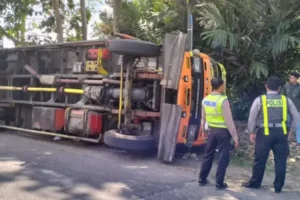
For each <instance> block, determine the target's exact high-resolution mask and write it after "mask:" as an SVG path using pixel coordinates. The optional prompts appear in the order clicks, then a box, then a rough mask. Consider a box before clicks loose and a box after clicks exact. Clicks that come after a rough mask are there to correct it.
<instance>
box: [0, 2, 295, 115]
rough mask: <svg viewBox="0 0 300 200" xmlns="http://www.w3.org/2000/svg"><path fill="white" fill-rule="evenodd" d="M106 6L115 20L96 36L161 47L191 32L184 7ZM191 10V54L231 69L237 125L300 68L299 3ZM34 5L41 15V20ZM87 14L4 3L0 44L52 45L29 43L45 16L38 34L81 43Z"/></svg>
mask: <svg viewBox="0 0 300 200" xmlns="http://www.w3.org/2000/svg"><path fill="white" fill-rule="evenodd" d="M98 1H101V0H98ZM20 2H21V3H20ZM80 2H82V0H81V1H80ZM105 2H106V4H109V5H110V6H111V7H113V8H114V12H113V13H110V12H107V11H103V12H101V13H100V19H101V22H97V23H95V24H93V36H96V37H110V35H111V33H112V32H113V30H116V31H119V32H122V33H127V34H130V35H133V36H135V37H138V38H140V39H143V40H150V41H153V42H156V43H161V42H162V39H163V36H164V34H165V33H166V32H173V31H182V32H186V25H187V23H186V21H187V19H186V5H185V2H186V0H132V1H129V0H128V1H126V0H106V1H105ZM191 3H192V4H193V15H194V47H195V48H198V49H200V50H201V51H202V52H205V53H208V54H209V55H211V56H212V57H213V58H214V59H215V60H217V61H218V62H222V63H224V64H225V65H226V68H227V70H228V84H229V87H228V88H229V90H230V91H229V94H230V98H231V99H232V101H233V103H234V110H236V118H237V119H243V118H245V116H246V115H247V112H246V111H247V110H248V108H249V105H250V104H251V102H252V100H253V99H254V98H255V97H256V96H257V95H259V94H260V93H262V92H263V87H264V86H263V85H264V84H263V82H264V79H265V78H266V77H267V76H269V75H270V74H277V75H279V76H281V77H282V78H284V79H286V76H287V74H288V72H289V71H291V70H298V69H299V68H300V47H299V43H300V1H299V0H191ZM34 5H35V6H38V7H41V8H42V10H41V11H39V12H38V13H36V12H35V11H34V9H33V8H34V7H33V6H34ZM82 6H84V5H82V4H79V0H78V1H76V0H68V1H62V0H42V1H36V0H7V1H5V2H4V3H0V16H3V19H4V20H5V25H4V26H2V27H1V26H0V38H1V36H6V37H7V38H10V39H11V40H12V41H13V42H14V43H15V44H16V45H26V44H27V43H28V42H29V43H39V42H53V41H51V38H49V37H44V38H41V37H39V36H36V35H29V36H28V37H27V38H26V37H25V32H26V31H28V30H27V29H26V18H27V17H29V16H30V15H40V16H42V17H43V20H42V22H41V23H40V24H35V25H34V26H35V27H38V28H39V29H42V30H44V32H56V33H58V35H60V36H61V38H60V39H59V37H58V38H57V40H58V41H60V40H62V39H63V40H79V39H81V38H82V35H84V34H82V33H83V32H84V28H83V29H82V27H84V26H82V24H83V23H82V22H83V21H84V20H82V16H85V17H86V20H85V21H86V22H87V23H88V22H89V20H90V18H91V16H92V14H93V10H92V9H91V8H85V7H84V8H83V7H82ZM83 10H85V11H86V12H85V14H83V12H82V11H83ZM60 24H63V25H60ZM67 33H68V34H67ZM239 111H244V112H239ZM237 113H241V114H237Z"/></svg>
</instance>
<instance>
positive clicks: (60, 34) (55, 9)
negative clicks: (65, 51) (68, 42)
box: [52, 0, 63, 43]
mask: <svg viewBox="0 0 300 200" xmlns="http://www.w3.org/2000/svg"><path fill="white" fill-rule="evenodd" d="M59 3H60V2H59V0H52V5H53V12H54V16H55V22H56V29H55V32H56V33H57V42H58V43H61V42H63V25H62V24H63V21H62V17H61V15H60V11H59Z"/></svg>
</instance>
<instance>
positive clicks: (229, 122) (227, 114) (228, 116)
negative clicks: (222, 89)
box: [201, 92, 238, 140]
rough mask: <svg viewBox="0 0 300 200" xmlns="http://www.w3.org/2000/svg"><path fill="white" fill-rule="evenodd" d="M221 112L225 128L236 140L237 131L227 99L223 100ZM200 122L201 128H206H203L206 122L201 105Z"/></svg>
mask: <svg viewBox="0 0 300 200" xmlns="http://www.w3.org/2000/svg"><path fill="white" fill-rule="evenodd" d="M211 94H212V95H219V93H217V92H212V93H211ZM222 113H223V116H224V119H225V124H226V126H227V129H228V131H229V133H230V135H231V136H232V138H233V139H234V140H238V134H237V131H236V127H235V124H234V121H233V118H232V113H231V109H230V104H229V101H228V100H227V99H226V100H225V101H224V102H223V105H222ZM201 124H202V128H203V130H206V128H205V124H206V113H205V110H204V108H203V107H202V119H201Z"/></svg>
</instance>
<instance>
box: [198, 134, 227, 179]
mask: <svg viewBox="0 0 300 200" xmlns="http://www.w3.org/2000/svg"><path fill="white" fill-rule="evenodd" d="M230 138H231V136H230V133H229V131H228V130H227V129H223V128H211V129H210V133H209V134H208V140H207V144H206V148H205V155H204V158H203V161H202V165H201V170H200V174H199V179H200V180H206V179H207V177H208V175H209V172H210V170H211V167H212V163H213V159H214V154H215V152H216V148H217V147H218V149H219V161H218V168H217V175H216V184H223V183H224V178H225V173H226V169H227V167H228V164H229V161H230Z"/></svg>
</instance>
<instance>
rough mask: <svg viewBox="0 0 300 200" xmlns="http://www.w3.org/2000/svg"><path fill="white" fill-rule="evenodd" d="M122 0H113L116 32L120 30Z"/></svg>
mask: <svg viewBox="0 0 300 200" xmlns="http://www.w3.org/2000/svg"><path fill="white" fill-rule="evenodd" d="M121 3H122V0H112V7H113V19H114V21H113V31H114V32H115V33H116V32H117V33H119V32H120V27H119V22H120V10H121Z"/></svg>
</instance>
